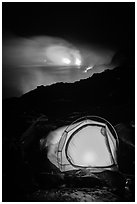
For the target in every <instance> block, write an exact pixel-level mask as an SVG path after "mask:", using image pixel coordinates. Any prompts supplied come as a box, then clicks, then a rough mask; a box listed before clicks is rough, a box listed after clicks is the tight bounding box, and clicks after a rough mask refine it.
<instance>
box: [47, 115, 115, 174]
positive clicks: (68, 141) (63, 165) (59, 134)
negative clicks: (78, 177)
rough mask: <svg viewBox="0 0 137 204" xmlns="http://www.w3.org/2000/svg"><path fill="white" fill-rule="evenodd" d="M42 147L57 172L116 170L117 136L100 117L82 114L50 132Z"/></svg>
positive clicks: (109, 125) (110, 126)
mask: <svg viewBox="0 0 137 204" xmlns="http://www.w3.org/2000/svg"><path fill="white" fill-rule="evenodd" d="M44 143H45V142H44ZM45 147H46V148H47V150H48V151H47V157H48V159H49V161H50V162H51V163H52V164H54V165H55V166H56V167H57V168H58V169H59V170H60V171H61V172H66V171H70V170H78V169H83V168H88V169H90V170H91V171H93V172H102V171H104V170H112V171H116V170H118V165H117V148H118V136H117V133H116V131H115V129H114V128H113V126H112V125H111V124H110V123H109V122H108V121H107V120H105V119H103V118H101V117H97V116H86V117H82V118H79V119H78V120H75V121H74V122H73V123H71V124H70V125H69V126H64V127H60V128H58V129H56V130H54V131H51V132H50V133H49V134H48V136H47V138H46V143H45Z"/></svg>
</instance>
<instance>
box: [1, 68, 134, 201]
mask: <svg viewBox="0 0 137 204" xmlns="http://www.w3.org/2000/svg"><path fill="white" fill-rule="evenodd" d="M134 106H135V100H134V70H133V67H129V66H128V65H127V66H126V65H123V66H121V67H117V68H116V69H114V70H111V71H109V70H107V71H105V72H103V73H101V74H94V75H93V76H92V77H90V78H88V79H85V80H80V81H78V82H75V83H72V84H71V83H57V84H53V85H51V86H46V87H44V86H39V87H37V88H36V89H35V90H32V91H30V92H28V93H26V94H24V95H23V96H21V97H19V98H9V99H5V100H3V201H55V200H56V201H58V200H60V201H74V200H75V201H82V200H81V198H82V197H81V198H79V197H78V198H77V196H76V194H77V193H78V192H79V191H82V187H83V188H84V182H83V181H81V180H80V181H81V182H83V183H82V186H81V185H80V184H79V181H78V180H76V181H75V182H74V183H73V182H72V180H71V182H70V180H69V179H68V178H67V179H66V178H65V179H64V177H63V178H61V177H60V176H57V179H59V182H58V180H56V179H53V178H54V177H53V178H51V177H50V176H45V177H44V178H45V183H44V182H43V181H44V179H43V177H42V179H41V177H40V176H39V172H40V171H41V170H42V171H45V172H48V171H50V167H49V164H48V161H47V160H46V159H45V157H44V156H43V155H42V154H41V152H40V150H39V140H40V138H41V137H43V136H45V137H46V135H47V134H48V132H49V131H50V130H52V129H55V128H57V127H59V126H62V125H64V124H70V122H71V121H73V120H74V119H75V118H77V117H80V116H84V115H98V116H101V117H104V118H105V119H107V120H108V121H110V122H111V123H112V125H116V124H118V123H122V124H125V126H126V127H128V128H127V129H128V131H129V135H130V136H131V137H130V136H129V137H128V138H126V139H125V140H124V139H123V138H122V137H123V136H122V137H121V138H120V148H121V149H120V150H121V152H120V156H119V166H120V171H121V172H123V173H125V174H130V175H132V176H131V178H132V179H133V178H134V149H133V148H132V147H131V146H130V144H131V143H132V145H133V144H134V128H133V127H131V122H133V121H134V119H135V118H134V112H135V110H134ZM39 118H40V120H39ZM37 119H38V121H37ZM36 121H37V122H36ZM33 124H34V125H33ZM31 126H32V128H31V129H30V133H29V134H27V136H28V138H25V139H24V138H23V140H24V141H25V146H24V147H23V148H24V149H23V150H22V146H21V141H22V135H23V133H24V132H25V131H27V129H28V128H29V127H31ZM22 154H25V156H22ZM129 154H130V158H129ZM24 158H25V162H24ZM122 162H123V163H122ZM52 176H53V175H52ZM116 177H117V176H116ZM116 177H115V176H112V177H111V179H112V178H113V179H112V180H116V179H115V178H116ZM107 178H108V175H107V176H105V177H104V180H103V182H104V181H105V183H107V186H109V187H108V189H110V186H111V189H112V187H113V186H115V190H114V191H111V192H110V191H109V190H108V189H107V187H106V189H105V190H104V187H101V186H104V183H103V184H102V180H101V179H100V177H99V183H98V182H97V186H100V187H99V190H97V189H96V188H93V186H92V188H91V183H93V181H91V183H90V184H89V188H90V190H89V189H88V191H90V195H89V193H88V195H89V197H88V198H87V200H86V201H88V200H89V201H108V200H109V201H121V200H122V201H125V200H126V201H133V200H134V184H133V183H134V179H133V180H132V182H133V183H132V193H131V192H130V191H128V192H129V194H128V196H127V197H125V194H124V193H123V191H122V190H121V191H119V190H118V189H119V186H121V187H120V189H123V186H124V185H125V183H124V182H125V181H124V178H123V177H121V178H123V180H122V181H120V179H118V178H117V180H116V181H117V182H121V183H120V184H116V185H114V182H112V183H111V184H110V183H109V182H107V181H110V180H111V179H107ZM53 180H54V182H53ZM55 181H56V182H55ZM73 181H74V179H73ZM67 182H68V183H69V184H68V183H67ZM100 182H101V183H100ZM47 183H48V184H49V183H50V184H51V186H49V188H50V189H52V184H53V186H54V187H53V188H55V187H56V188H57V190H56V198H55V195H54V193H55V191H54V192H52V193H51V191H48V190H47V189H48V185H47ZM64 183H65V184H64ZM70 183H71V185H70ZM75 183H76V184H77V185H78V186H77V188H78V189H79V188H80V189H81V190H80V189H79V190H76V188H75V193H76V194H75V193H74V192H72V190H73V188H74V186H75ZM108 183H109V184H108ZM73 184H74V185H73ZM58 185H60V186H62V185H66V186H67V187H66V186H65V187H64V194H65V193H66V192H67V194H65V196H68V197H69V195H72V194H73V193H74V194H73V196H72V199H70V198H69V199H67V198H66V197H65V198H64V197H60V196H61V195H62V194H61V190H60V188H59V187H58ZM44 186H45V187H44ZM68 186H70V188H69V190H68ZM95 186H96V185H95ZM45 188H46V191H43V190H41V189H45ZM86 188H87V186H86ZM61 189H62V187H61ZM91 189H92V190H91ZM101 189H102V191H101ZM69 191H71V192H70V193H69ZM76 191H77V192H76ZM94 191H95V192H96V193H97V192H98V193H99V192H102V193H100V194H98V193H97V194H96V193H95V194H94ZM35 192H37V195H38V196H36V194H35ZM38 192H39V193H38ZM84 192H85V190H84ZM91 192H92V193H91ZM104 192H105V193H104ZM118 192H121V194H120V195H119V194H118ZM31 193H33V195H32V196H31ZM62 193H63V192H62ZM86 193H87V192H86ZM110 193H112V194H111V196H110ZM51 194H52V195H51ZM64 194H63V196H64ZM74 195H75V196H74ZM80 195H81V196H82V195H83V191H82V192H81V193H80ZM121 195H122V196H123V197H122V196H121ZM126 195H127V193H126ZM44 196H45V197H44ZM86 196H87V194H86ZM103 196H105V198H104V197H103ZM107 196H108V197H107ZM109 196H110V197H111V199H110V197H109ZM115 196H116V197H115ZM117 196H118V197H117ZM53 197H54V199H53ZM59 198H60V199H59ZM73 198H74V199H73ZM84 201H85V200H84Z"/></svg>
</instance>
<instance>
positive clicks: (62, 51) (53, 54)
mask: <svg viewBox="0 0 137 204" xmlns="http://www.w3.org/2000/svg"><path fill="white" fill-rule="evenodd" d="M45 57H46V59H47V60H48V62H49V64H50V65H55V66H63V65H65V66H67V65H72V66H75V65H76V66H77V65H78V66H79V65H80V64H81V55H80V52H79V51H77V50H74V49H72V48H69V47H66V46H61V45H51V46H49V47H47V48H46V50H45Z"/></svg>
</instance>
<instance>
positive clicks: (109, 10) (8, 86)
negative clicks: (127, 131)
mask: <svg viewBox="0 0 137 204" xmlns="http://www.w3.org/2000/svg"><path fill="white" fill-rule="evenodd" d="M2 31H3V33H2V34H3V35H2V37H3V39H2V78H3V80H2V85H3V97H4V98H7V97H13V96H20V95H22V94H24V93H26V92H28V91H31V90H32V89H35V88H36V87H37V86H39V85H45V86H47V85H51V84H54V83H57V82H71V83H73V82H75V81H79V80H80V79H85V78H88V77H91V76H92V75H93V74H94V73H101V72H103V71H104V70H106V69H111V70H112V69H114V68H115V67H117V66H118V64H117V63H114V62H113V58H114V56H115V55H116V54H117V53H118V52H119V51H120V52H130V51H131V50H133V47H134V3H119V2H118V3H116V2H115V3H112V2H110V3H105V2H102V3H98V2H96V3H93V2H88V3H83V2H76V3H74V2H72V3H71V2H64V3H61V2H56V3H55V2H50V3H49V2H43V3H36V2H31V3H25V2H22V3H21V2H20V3H19V2H18V3H6V2H5V3H2ZM118 63H120V62H118Z"/></svg>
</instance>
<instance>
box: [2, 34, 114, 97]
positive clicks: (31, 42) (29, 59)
mask: <svg viewBox="0 0 137 204" xmlns="http://www.w3.org/2000/svg"><path fill="white" fill-rule="evenodd" d="M114 53H115V52H114V51H113V50H110V49H106V48H101V47H100V46H97V45H93V44H92V45H90V46H89V45H88V46H87V45H82V44H76V43H75V42H73V43H70V42H67V41H66V40H64V39H61V38H55V37H54V38H53V37H48V36H36V37H30V38H19V37H12V38H7V39H4V40H3V56H2V58H3V61H2V64H3V90H4V92H5V93H4V95H6V94H7V96H9V92H10V95H13V96H17V95H19V93H20V95H21V94H23V93H26V92H28V91H30V90H32V89H35V88H36V87H37V86H39V85H50V84H53V83H56V82H74V81H77V80H80V79H83V78H88V77H89V76H92V74H93V73H95V72H101V71H104V70H105V69H107V68H109V66H110V64H111V60H112V57H113V55H114ZM97 70H98V71H97ZM9 90H10V91H9Z"/></svg>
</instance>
